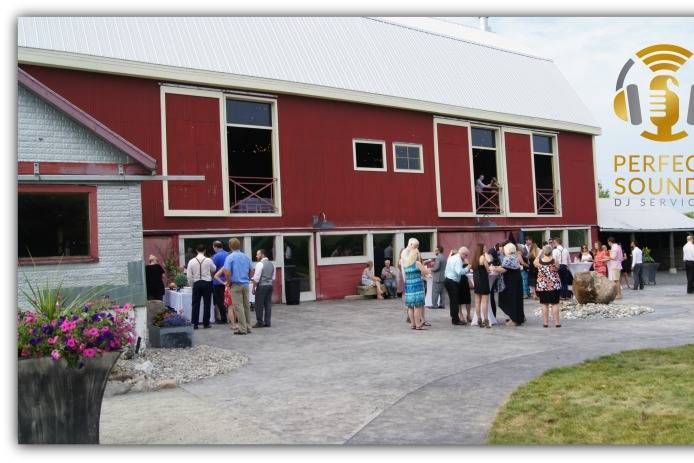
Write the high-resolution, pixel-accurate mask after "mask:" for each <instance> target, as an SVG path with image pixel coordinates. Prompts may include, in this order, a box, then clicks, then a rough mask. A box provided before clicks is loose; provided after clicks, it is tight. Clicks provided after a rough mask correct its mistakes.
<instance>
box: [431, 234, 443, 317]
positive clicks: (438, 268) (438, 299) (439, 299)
mask: <svg viewBox="0 0 694 463" xmlns="http://www.w3.org/2000/svg"><path fill="white" fill-rule="evenodd" d="M434 252H435V253H436V257H435V258H434V261H433V262H434V263H433V265H432V267H431V276H432V284H433V287H432V288H431V307H430V308H432V309H436V308H438V309H443V308H444V303H443V302H444V301H443V298H444V294H445V286H444V284H443V282H444V281H445V280H446V274H445V270H446V256H444V255H443V246H436V250H435V251H434Z"/></svg>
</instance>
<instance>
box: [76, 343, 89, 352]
mask: <svg viewBox="0 0 694 463" xmlns="http://www.w3.org/2000/svg"><path fill="white" fill-rule="evenodd" d="M85 347H87V346H85V345H84V344H80V346H79V347H78V348H77V352H82V351H84V348H85Z"/></svg>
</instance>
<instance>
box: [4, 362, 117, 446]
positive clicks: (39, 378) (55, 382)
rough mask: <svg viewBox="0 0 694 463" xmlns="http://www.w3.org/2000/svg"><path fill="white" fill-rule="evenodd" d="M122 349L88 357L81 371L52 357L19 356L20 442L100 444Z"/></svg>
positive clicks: (18, 402)
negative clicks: (102, 420) (109, 383)
mask: <svg viewBox="0 0 694 463" xmlns="http://www.w3.org/2000/svg"><path fill="white" fill-rule="evenodd" d="M120 354H121V352H120V351H115V352H105V353H104V354H103V355H101V356H99V355H97V356H96V357H94V358H91V359H86V360H85V361H84V367H83V368H81V369H77V368H69V367H68V366H67V362H65V360H60V361H58V362H56V361H54V360H53V359H51V358H50V357H44V358H39V359H20V360H19V362H18V367H17V370H18V371H17V373H18V377H19V384H18V389H17V393H18V394H17V395H18V401H17V404H18V411H19V443H20V444H98V443H99V420H100V418H101V401H102V399H103V397H104V389H105V388H106V381H107V380H108V376H109V374H110V373H111V369H112V368H113V366H114V365H115V364H116V360H118V357H119V356H120Z"/></svg>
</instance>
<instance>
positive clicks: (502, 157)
mask: <svg viewBox="0 0 694 463" xmlns="http://www.w3.org/2000/svg"><path fill="white" fill-rule="evenodd" d="M474 129H484V130H492V131H493V132H494V144H495V145H496V147H495V148H489V147H488V146H476V145H473V144H472V131H473V130H474ZM469 136H470V176H471V177H472V184H473V185H472V198H473V199H472V205H473V208H474V213H475V217H503V216H505V215H506V204H507V200H506V195H508V181H507V177H506V151H505V150H503V148H502V147H501V145H502V144H503V143H504V139H503V138H502V137H501V127H498V126H493V125H484V124H471V125H470V134H469ZM475 148H476V149H481V150H489V151H492V150H493V151H494V156H495V160H496V179H497V181H498V182H499V184H500V185H501V191H500V192H499V213H498V214H478V213H477V191H476V190H475V183H476V182H477V177H475V160H474V153H473V151H472V150H474V149H475ZM502 150H503V151H502ZM489 180H491V179H489Z"/></svg>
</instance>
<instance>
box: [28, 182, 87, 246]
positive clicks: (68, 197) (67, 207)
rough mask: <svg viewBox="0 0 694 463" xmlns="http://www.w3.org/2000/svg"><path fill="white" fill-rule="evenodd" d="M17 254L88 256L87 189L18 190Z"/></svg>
mask: <svg viewBox="0 0 694 463" xmlns="http://www.w3.org/2000/svg"><path fill="white" fill-rule="evenodd" d="M18 200H19V203H18V208H17V209H18V211H17V212H18V221H19V227H18V232H19V233H18V235H19V236H18V238H19V257H30V256H31V257H56V256H88V255H89V251H90V244H89V194H88V193H19V195H18Z"/></svg>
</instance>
